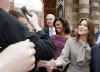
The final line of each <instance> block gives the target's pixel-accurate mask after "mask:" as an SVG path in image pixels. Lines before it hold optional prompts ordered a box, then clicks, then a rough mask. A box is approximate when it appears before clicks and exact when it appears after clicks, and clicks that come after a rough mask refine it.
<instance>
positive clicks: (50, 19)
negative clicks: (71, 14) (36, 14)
mask: <svg viewBox="0 0 100 72" xmlns="http://www.w3.org/2000/svg"><path fill="white" fill-rule="evenodd" d="M54 20H55V16H54V15H53V14H51V13H50V14H47V16H46V22H47V27H48V29H49V36H52V35H56V31H55V27H54V26H53V22H54Z"/></svg>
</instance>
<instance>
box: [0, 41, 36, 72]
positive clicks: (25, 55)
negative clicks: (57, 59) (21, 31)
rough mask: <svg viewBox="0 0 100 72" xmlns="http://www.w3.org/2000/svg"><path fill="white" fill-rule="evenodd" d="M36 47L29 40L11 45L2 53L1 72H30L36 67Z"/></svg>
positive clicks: (0, 54)
mask: <svg viewBox="0 0 100 72" xmlns="http://www.w3.org/2000/svg"><path fill="white" fill-rule="evenodd" d="M34 47H35V45H34V44H33V43H32V42H30V41H29V40H25V41H21V42H18V43H16V44H12V45H9V46H8V47H7V48H6V49H5V50H4V51H2V52H1V53H0V72H28V71H30V70H31V69H33V68H34V66H35V56H34V54H35V53H36V52H35V49H34Z"/></svg>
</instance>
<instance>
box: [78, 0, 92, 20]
mask: <svg viewBox="0 0 100 72" xmlns="http://www.w3.org/2000/svg"><path fill="white" fill-rule="evenodd" d="M89 3H90V0H79V16H80V19H81V18H88V17H89V13H90V4H89Z"/></svg>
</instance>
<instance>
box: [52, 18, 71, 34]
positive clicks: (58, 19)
mask: <svg viewBox="0 0 100 72" xmlns="http://www.w3.org/2000/svg"><path fill="white" fill-rule="evenodd" d="M57 21H60V22H61V24H62V25H63V28H64V33H66V34H69V33H70V27H69V23H68V21H67V20H65V19H64V18H56V19H55V20H54V23H53V24H54V26H55V23H56V22H57Z"/></svg>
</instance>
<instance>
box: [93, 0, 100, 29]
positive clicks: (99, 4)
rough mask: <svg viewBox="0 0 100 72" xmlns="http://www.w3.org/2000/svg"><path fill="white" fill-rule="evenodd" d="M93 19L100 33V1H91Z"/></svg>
mask: <svg viewBox="0 0 100 72" xmlns="http://www.w3.org/2000/svg"><path fill="white" fill-rule="evenodd" d="M91 19H92V20H93V21H94V22H95V23H96V29H97V31H100V0H91Z"/></svg>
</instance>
